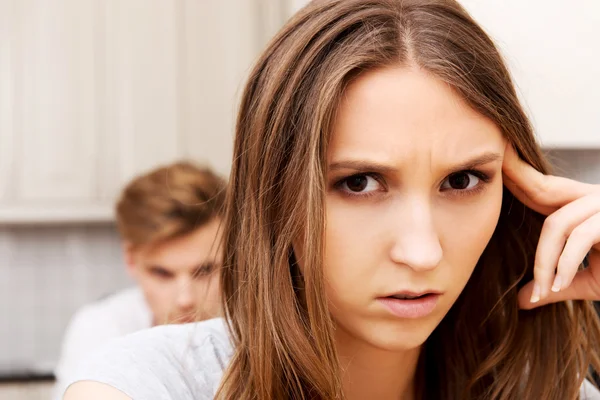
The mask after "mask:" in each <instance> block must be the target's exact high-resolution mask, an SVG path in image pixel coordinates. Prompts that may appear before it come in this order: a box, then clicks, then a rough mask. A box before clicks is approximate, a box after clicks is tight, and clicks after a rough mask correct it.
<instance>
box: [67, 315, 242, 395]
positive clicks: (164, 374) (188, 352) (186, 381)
mask: <svg viewBox="0 0 600 400" xmlns="http://www.w3.org/2000/svg"><path fill="white" fill-rule="evenodd" d="M231 353H232V347H231V342H230V340H229V336H228V333H227V327H226V325H225V322H224V320H223V319H220V318H218V319H212V320H208V321H203V322H198V323H192V324H184V325H166V326H159V327H155V328H151V329H146V330H143V331H139V332H136V333H132V334H130V335H127V336H124V337H122V338H118V339H115V340H112V341H111V342H109V343H108V344H107V345H105V346H103V347H102V348H101V349H99V350H98V351H96V352H95V353H94V355H93V356H92V357H90V358H89V359H88V360H86V362H85V363H83V365H82V367H81V368H80V369H79V370H78V372H77V373H76V375H75V376H72V377H68V378H69V379H68V380H69V382H68V383H69V384H72V383H75V382H78V381H95V382H100V383H104V384H108V385H110V386H112V387H114V388H116V389H118V390H120V391H121V392H123V393H125V394H126V395H127V396H129V397H131V398H133V399H149V400H151V399H182V400H187V399H190V400H191V399H204V398H206V399H212V398H213V395H214V393H215V391H216V389H217V388H218V386H219V383H220V381H221V377H222V374H223V371H224V369H225V368H226V366H227V364H228V362H229V358H230V357H231Z"/></svg>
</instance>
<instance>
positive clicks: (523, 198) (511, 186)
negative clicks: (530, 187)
mask: <svg viewBox="0 0 600 400" xmlns="http://www.w3.org/2000/svg"><path fill="white" fill-rule="evenodd" d="M502 178H503V180H504V186H506V187H507V188H508V190H510V192H511V193H512V194H513V195H514V196H515V197H516V198H517V200H519V201H520V202H521V203H523V204H525V205H526V206H527V207H529V208H531V209H532V210H534V211H537V212H539V213H540V214H542V215H550V214H552V213H553V212H554V211H556V210H558V207H550V206H542V205H539V204H537V203H536V202H535V201H533V200H531V199H530V198H529V197H528V196H527V195H526V194H525V192H523V190H521V189H520V188H519V187H518V186H517V184H516V183H514V182H513V181H512V180H511V179H510V178H509V177H508V176H506V174H503V175H502Z"/></svg>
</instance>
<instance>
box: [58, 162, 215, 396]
mask: <svg viewBox="0 0 600 400" xmlns="http://www.w3.org/2000/svg"><path fill="white" fill-rule="evenodd" d="M225 186H226V185H225V182H224V181H223V180H222V179H221V178H220V177H218V176H217V175H216V174H214V173H213V172H212V171H210V170H209V169H200V168H198V167H196V166H194V165H192V164H190V163H187V162H179V163H176V164H172V165H168V166H164V167H161V168H158V169H156V170H153V171H151V172H149V173H147V174H145V175H142V176H139V177H137V178H135V179H134V180H133V181H132V182H130V183H129V184H128V185H127V186H126V187H125V189H124V190H123V192H122V194H121V196H120V199H119V200H118V203H117V205H116V219H117V226H118V229H119V233H120V235H121V238H122V243H123V252H124V256H125V257H124V258H125V264H126V265H127V270H128V272H129V274H130V275H131V277H132V278H133V279H134V280H135V282H136V283H137V285H136V286H135V287H133V288H129V289H126V290H123V291H121V292H118V293H115V294H113V295H111V296H109V297H106V298H104V299H102V300H99V301H97V302H95V303H92V304H89V305H86V306H84V307H83V308H81V309H80V310H79V311H77V313H76V314H75V315H74V316H73V318H72V320H71V322H70V324H69V326H68V328H67V331H66V334H65V337H64V340H63V344H62V352H61V357H60V360H59V363H58V366H57V368H56V370H55V375H56V380H57V382H56V386H55V393H56V396H55V397H56V398H60V397H58V396H60V395H59V393H62V391H64V389H65V388H64V387H63V385H64V384H63V381H64V380H65V379H66V378H67V377H68V376H69V374H70V373H71V371H74V369H75V368H77V364H78V363H79V362H80V361H81V360H82V359H85V357H86V356H87V354H88V353H89V352H90V351H92V350H93V349H94V348H97V347H98V346H99V345H102V344H104V343H105V342H106V341H108V340H110V339H113V338H117V337H120V336H124V335H126V334H129V333H132V332H135V331H138V330H141V329H146V328H150V327H152V326H155V325H161V324H170V323H187V322H193V321H198V320H204V319H209V318H214V317H217V316H218V315H219V310H220V298H219V274H218V270H219V267H220V264H221V261H222V259H221V251H220V241H221V231H220V222H221V216H222V210H223V206H224V198H225Z"/></svg>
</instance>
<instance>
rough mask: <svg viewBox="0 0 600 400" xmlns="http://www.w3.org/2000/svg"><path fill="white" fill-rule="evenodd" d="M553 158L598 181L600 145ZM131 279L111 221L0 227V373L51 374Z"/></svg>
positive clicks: (561, 170) (560, 167)
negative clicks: (85, 318) (99, 308)
mask: <svg viewBox="0 0 600 400" xmlns="http://www.w3.org/2000/svg"><path fill="white" fill-rule="evenodd" d="M551 157H552V159H553V161H554V163H555V165H556V167H557V172H558V174H559V175H565V176H572V177H575V178H577V179H580V180H583V181H586V182H589V183H600V150H581V151H579V150H578V151H564V150H563V151H556V152H552V153H551ZM128 284H130V281H129V279H128V277H127V276H126V273H125V269H124V267H123V263H122V260H121V251H120V245H119V239H118V236H117V233H116V231H115V229H114V227H112V226H99V225H96V226H62V227H61V226H53V227H5V228H0V318H1V324H0V373H2V372H4V371H7V370H24V369H32V368H33V369H38V370H41V371H42V372H49V371H50V370H51V368H52V367H53V365H54V363H55V361H56V358H57V355H58V351H59V345H60V340H61V337H62V334H63V330H64V328H65V325H66V323H67V322H68V319H69V317H70V316H71V314H72V313H73V311H74V310H75V309H76V308H77V307H79V306H80V305H82V304H84V303H86V302H88V301H92V300H94V299H97V298H98V297H100V296H103V295H105V294H107V293H109V292H111V291H114V290H116V289H118V288H121V287H124V286H126V285H128Z"/></svg>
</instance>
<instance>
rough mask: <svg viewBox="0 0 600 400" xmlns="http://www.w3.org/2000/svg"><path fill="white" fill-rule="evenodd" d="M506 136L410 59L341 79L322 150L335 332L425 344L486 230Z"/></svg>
mask: <svg viewBox="0 0 600 400" xmlns="http://www.w3.org/2000/svg"><path fill="white" fill-rule="evenodd" d="M505 143H506V142H505V141H504V139H503V137H502V135H501V132H500V130H499V129H498V128H497V127H496V126H495V125H494V123H492V122H491V121H490V120H488V119H486V118H485V117H483V116H481V115H480V114H478V113H477V112H475V111H474V110H472V109H471V108H469V107H468V106H467V104H466V103H465V101H464V100H462V99H461V98H460V97H459V96H458V95H457V94H456V93H455V92H454V91H453V90H452V89H451V88H450V87H449V86H448V85H446V84H444V83H443V82H441V81H439V80H438V79H436V78H434V77H432V76H430V75H428V74H426V73H424V72H422V71H419V70H417V69H408V68H389V69H383V70H377V71H372V72H369V73H366V74H364V75H362V76H360V77H359V78H358V79H356V80H355V81H354V82H353V83H352V84H351V85H350V86H349V88H348V90H347V92H346V93H345V96H344V98H343V103H342V105H341V108H340V110H339V114H338V119H337V121H336V124H335V126H334V131H333V137H332V140H331V142H330V146H329V150H328V155H327V157H328V166H327V167H328V176H327V181H328V188H327V196H326V214H327V217H326V223H327V224H326V231H325V234H326V238H325V240H326V242H325V243H326V256H325V279H326V290H327V296H328V301H329V307H330V310H331V314H332V316H333V318H334V320H335V322H336V325H337V331H338V334H337V337H338V340H346V341H350V342H357V343H359V344H361V345H364V344H368V345H370V346H374V347H376V348H378V349H385V350H408V349H414V348H417V347H418V346H420V345H421V344H423V342H424V341H425V340H426V339H427V337H428V336H429V335H430V334H431V333H432V332H433V330H434V329H435V327H436V326H437V325H438V324H439V323H440V321H441V320H442V318H443V317H444V316H445V315H446V313H447V312H448V310H449V309H450V307H451V306H452V304H453V303H454V302H455V301H456V299H457V297H458V296H459V294H460V293H461V291H462V290H463V288H464V287H465V285H466V283H467V281H468V280H469V277H470V276H471V273H472V272H473V269H474V267H475V265H476V263H477V260H478V259H479V257H480V256H481V254H482V252H483V250H484V248H485V247H486V245H487V243H488V241H489V240H490V238H491V236H492V233H493V232H494V229H495V227H496V223H497V222H498V218H499V214H500V207H501V203H502V173H501V168H502V158H503V155H504V148H505ZM394 295H396V297H397V298H394V297H390V296H394ZM419 295H424V296H421V297H418V298H416V299H407V298H410V297H414V296H419ZM401 298H405V299H401Z"/></svg>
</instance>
